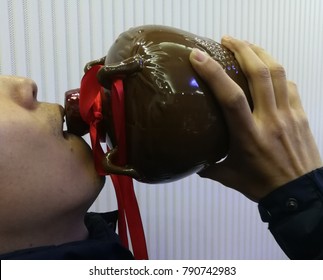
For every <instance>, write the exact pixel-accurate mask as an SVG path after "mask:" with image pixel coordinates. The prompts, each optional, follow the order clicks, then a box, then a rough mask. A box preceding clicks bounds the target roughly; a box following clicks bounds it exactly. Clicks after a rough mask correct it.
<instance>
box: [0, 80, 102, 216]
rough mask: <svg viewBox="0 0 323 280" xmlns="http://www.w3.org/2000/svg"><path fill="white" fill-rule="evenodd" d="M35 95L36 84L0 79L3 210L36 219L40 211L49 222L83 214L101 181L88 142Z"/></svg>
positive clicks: (60, 113) (56, 108) (59, 110)
mask: <svg viewBox="0 0 323 280" xmlns="http://www.w3.org/2000/svg"><path fill="white" fill-rule="evenodd" d="M36 95H37V88H36V85H35V83H34V82H33V81H32V80H29V79H24V78H18V77H11V76H0V195H1V200H0V209H4V207H11V209H17V210H18V211H19V209H21V210H23V209H28V211H30V212H31V213H29V215H36V216H37V215H38V216H39V215H40V213H39V212H40V211H39V209H41V212H42V213H44V216H47V218H48V215H50V213H57V212H61V213H63V212H64V211H67V213H68V211H70V210H75V209H76V208H79V209H80V211H83V210H84V209H87V207H89V206H90V204H91V203H92V202H93V200H94V199H95V198H96V196H97V195H98V193H99V191H100V190H101V188H102V186H103V183H104V181H103V178H102V177H99V176H98V175H97V173H96V171H95V169H94V165H93V159H92V153H91V150H90V149H89V146H88V145H87V144H86V143H85V142H84V140H83V139H81V138H79V137H77V136H74V135H72V134H67V133H65V132H63V118H64V110H63V108H62V107H61V106H59V105H57V104H49V103H41V102H38V101H37V99H36ZM13 204H14V205H13ZM33 211H34V212H35V213H33ZM0 212H1V211H0ZM46 214H47V215H46ZM13 215H15V214H13ZM53 215H54V214H53ZM1 218H4V217H1V214H0V219H1ZM12 218H13V217H11V219H12ZM17 218H18V217H17ZM39 218H41V217H39Z"/></svg>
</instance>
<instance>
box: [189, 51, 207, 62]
mask: <svg viewBox="0 0 323 280" xmlns="http://www.w3.org/2000/svg"><path fill="white" fill-rule="evenodd" d="M191 57H192V58H193V59H195V60H196V61H198V62H204V61H205V60H206V59H207V57H208V55H207V53H205V52H202V51H201V50H199V49H197V48H194V49H193V50H192V53H191Z"/></svg>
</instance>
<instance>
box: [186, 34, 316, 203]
mask: <svg viewBox="0 0 323 280" xmlns="http://www.w3.org/2000/svg"><path fill="white" fill-rule="evenodd" d="M222 44H223V45H224V46H225V47H227V48H228V49H230V50H231V51H232V52H233V53H234V55H235V57H236V59H237V60H238V62H239V64H240V66H241V69H242V71H243V72H244V74H245V76H246V77H247V80H248V83H249V88H250V93H251V96H252V99H253V104H254V108H253V111H251V110H250V107H249V105H248V102H247V99H246V97H245V95H244V93H243V91H242V90H241V88H240V87H239V86H238V85H237V84H236V83H235V82H234V81H232V79H231V78H230V77H229V76H228V75H227V74H226V73H225V71H224V70H223V69H222V67H221V66H220V64H218V63H217V62H216V61H215V60H213V59H212V58H211V57H209V56H208V55H207V54H205V53H202V52H201V51H199V50H196V49H195V50H193V52H192V53H191V56H190V60H191V63H192V65H193V67H194V69H195V70H196V71H197V73H198V74H199V75H200V76H201V77H202V79H204V81H205V82H206V83H207V84H208V86H209V87H210V89H211V90H212V92H213V94H214V96H215V97H216V99H217V101H218V103H219V104H220V106H221V107H222V110H223V113H224V116H225V119H226V123H227V125H228V128H229V133H230V149H229V152H228V156H227V157H226V158H225V159H224V160H223V161H222V162H220V163H217V164H214V165H213V166H210V167H208V168H207V169H204V170H202V171H201V172H200V173H199V175H200V176H201V177H205V178H210V179H212V180H216V181H219V182H220V183H222V184H224V185H226V186H228V187H231V188H234V189H236V190H238V191H239V192H241V193H243V194H244V195H246V196H247V197H248V198H250V199H252V200H254V201H259V200H260V199H261V198H263V197H264V196H266V195H267V194H269V193H270V192H271V191H273V190H274V189H276V188H278V187H280V186H281V185H283V184H285V183H287V182H289V181H291V180H293V179H296V178H297V177H299V176H301V175H304V174H306V173H308V172H310V171H312V170H314V169H316V168H319V167H321V166H322V161H321V158H320V155H319V151H318V149H317V146H316V143H315V141H314V138H313V136H312V133H311V130H310V127H309V123H308V120H307V116H306V114H305V112H304V110H303V107H302V104H301V100H300V97H299V94H298V91H297V87H296V85H295V84H294V83H292V82H290V81H288V80H287V79H286V73H285V70H284V68H283V67H282V66H281V65H280V64H278V63H277V62H276V61H275V60H274V59H273V58H272V57H271V56H270V55H269V54H268V53H266V52H265V51H264V50H263V49H261V48H260V47H258V46H255V45H251V44H248V43H246V42H244V41H240V40H237V39H234V38H231V37H224V38H223V39H222Z"/></svg>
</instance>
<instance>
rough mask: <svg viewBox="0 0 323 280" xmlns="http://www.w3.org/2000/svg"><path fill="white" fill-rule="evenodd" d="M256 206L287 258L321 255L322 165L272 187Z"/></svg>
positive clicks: (322, 213)
mask: <svg viewBox="0 0 323 280" xmlns="http://www.w3.org/2000/svg"><path fill="white" fill-rule="evenodd" d="M258 207H259V212H260V215H261V218H262V220H263V221H264V222H268V223H269V230H270V231H271V233H272V234H273V236H274V237H275V239H276V241H277V243H278V244H279V245H280V247H281V248H282V250H283V251H284V252H285V253H286V255H287V256H288V257H289V258H291V259H322V258H323V168H319V169H316V170H314V171H312V172H310V173H308V174H306V175H304V176H302V177H300V178H298V179H296V180H293V181H291V182H289V183H287V184H286V185H284V186H282V187H281V188H279V189H277V190H275V191H273V192H272V193H270V194H269V195H267V196H266V197H265V198H263V199H262V200H261V201H260V202H259V206H258Z"/></svg>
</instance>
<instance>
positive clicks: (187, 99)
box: [65, 25, 252, 183]
mask: <svg viewBox="0 0 323 280" xmlns="http://www.w3.org/2000/svg"><path fill="white" fill-rule="evenodd" d="M192 48H199V49H201V50H202V51H205V52H207V53H208V54H209V55H210V56H211V57H212V58H214V59H215V60H216V61H218V62H219V63H220V64H221V65H222V67H223V68H224V69H225V71H226V73H227V74H228V75H229V76H230V77H231V78H232V79H233V80H234V81H235V82H236V83H237V84H238V85H239V86H240V87H241V88H242V89H243V91H244V92H245V94H246V96H247V98H248V101H249V104H250V106H252V101H251V98H250V94H249V89H248V83H247V81H246V78H245V76H244V75H243V73H242V71H241V69H240V67H239V65H238V63H237V61H236V60H235V58H234V56H233V54H232V53H231V52H230V51H229V50H228V49H226V48H225V47H223V46H222V45H221V44H219V43H217V42H215V41H213V40H211V39H208V38H203V37H200V36H197V35H194V34H191V33H188V32H186V31H183V30H179V29H175V28H172V27H165V26H155V25H149V26H140V27H136V28H132V29H130V30H128V31H126V32H124V33H122V34H121V35H120V36H119V37H118V38H117V40H116V41H115V42H114V44H113V45H112V46H111V48H110V50H109V52H108V54H107V55H106V56H105V57H103V58H101V59H99V60H96V61H92V62H90V63H88V64H87V65H86V67H85V71H87V70H88V69H90V68H91V67H93V66H94V65H102V66H103V67H102V68H101V69H100V71H99V72H98V74H97V79H98V81H99V83H100V84H101V85H102V87H103V88H104V89H105V90H104V93H103V96H102V100H103V101H104V104H103V108H102V110H103V114H104V118H103V120H102V122H103V123H102V124H101V131H103V134H104V133H106V134H107V136H108V138H109V139H110V140H111V142H112V144H111V151H109V152H108V153H107V154H106V157H105V158H104V159H103V161H106V162H105V163H104V166H105V168H106V172H107V173H112V174H122V175H128V176H131V177H133V178H134V179H136V180H138V181H141V182H146V183H161V182H170V181H174V180H177V179H180V178H183V177H185V176H187V175H190V174H193V173H196V172H199V171H201V170H202V169H204V168H205V167H207V166H209V165H211V164H214V163H216V162H217V161H219V160H221V159H222V158H223V157H225V156H226V154H227V151H228V145H229V139H228V133H227V128H226V124H225V121H224V119H223V116H222V113H221V108H220V107H219V106H218V105H217V102H216V100H215V98H214V96H213V94H212V92H211V91H210V90H209V89H208V87H207V85H206V84H205V83H204V82H203V81H202V80H201V78H200V77H199V76H198V75H197V73H196V72H195V71H194V70H193V68H192V66H191V64H190V62H189V55H190V52H191V51H192ZM115 78H121V79H122V81H123V86H124V96H125V99H124V106H125V107H124V108H125V135H126V137H125V138H126V154H127V160H126V164H124V165H122V166H120V165H119V164H117V163H116V162H114V161H113V158H114V157H113V156H111V155H113V154H115V153H118V150H117V146H118V143H116V139H115V135H114V128H113V125H112V120H111V119H112V118H113V116H112V113H111V108H110V98H111V82H112V81H113V79H115ZM78 98H79V96H78V92H77V91H70V92H67V94H66V102H65V107H66V121H67V127H68V130H69V131H70V132H72V133H75V134H77V135H83V134H85V133H87V132H88V125H87V124H85V123H84V122H82V120H81V118H80V116H79V113H78ZM83 98H84V97H83ZM102 141H105V139H102Z"/></svg>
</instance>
